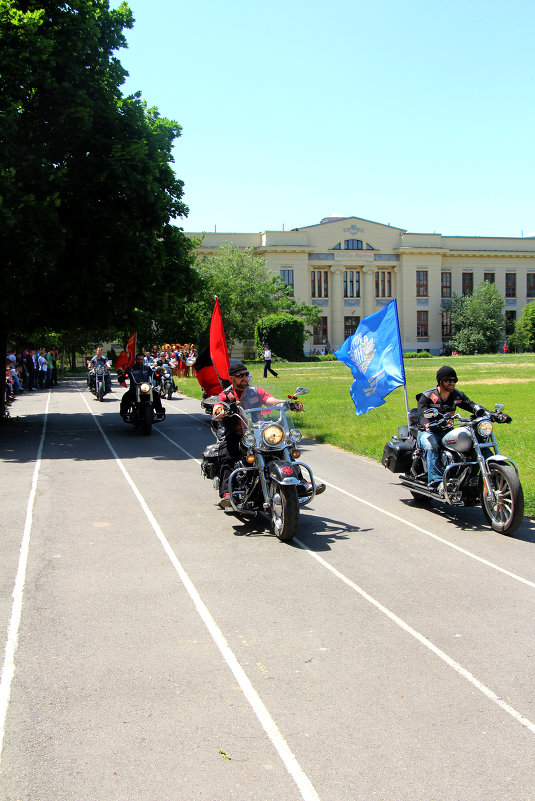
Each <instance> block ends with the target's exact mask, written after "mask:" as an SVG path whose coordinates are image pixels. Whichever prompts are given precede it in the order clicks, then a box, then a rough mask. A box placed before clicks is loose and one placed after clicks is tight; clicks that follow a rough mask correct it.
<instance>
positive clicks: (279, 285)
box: [197, 242, 319, 348]
mask: <svg viewBox="0 0 535 801" xmlns="http://www.w3.org/2000/svg"><path fill="white" fill-rule="evenodd" d="M197 268H198V270H199V274H200V275H201V277H202V280H203V282H204V287H205V291H204V298H205V302H206V303H207V305H208V306H209V308H210V312H211V309H212V307H213V296H214V295H217V296H218V298H219V303H220V306H221V314H222V316H223V322H224V326H225V336H226V338H227V344H228V346H229V348H231V347H232V345H233V344H234V343H236V342H247V341H248V340H252V339H253V337H254V332H255V326H256V323H257V322H258V320H259V319H260V318H261V317H265V316H266V315H268V314H274V313H276V312H288V313H289V314H293V315H295V316H297V317H300V318H301V319H303V320H304V321H305V322H306V323H307V324H311V325H314V324H315V323H317V321H318V318H319V312H318V310H317V308H316V307H315V306H309V305H308V304H306V303H298V302H297V301H295V300H294V298H293V297H292V295H291V290H290V289H289V287H288V286H287V285H286V284H285V283H284V281H282V280H281V278H280V277H279V276H275V277H274V276H272V275H271V274H270V273H269V271H268V269H267V267H266V262H265V259H264V257H263V256H261V255H258V254H256V253H255V252H254V250H253V248H239V247H238V246H237V245H235V244H233V243H230V242H227V243H226V244H224V245H222V246H221V247H220V248H218V250H217V252H216V254H215V255H214V256H202V255H201V256H199V258H198V260H197Z"/></svg>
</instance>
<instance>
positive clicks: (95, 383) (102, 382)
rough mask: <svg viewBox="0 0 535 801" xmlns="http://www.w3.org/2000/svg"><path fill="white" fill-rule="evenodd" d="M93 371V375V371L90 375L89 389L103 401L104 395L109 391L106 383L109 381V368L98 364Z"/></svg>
mask: <svg viewBox="0 0 535 801" xmlns="http://www.w3.org/2000/svg"><path fill="white" fill-rule="evenodd" d="M92 373H93V374H92V375H91V373H90V375H89V389H90V391H91V392H92V393H93V395H95V397H96V398H97V400H98V401H103V400H104V395H106V393H107V392H109V390H108V389H106V384H107V382H108V381H109V378H108V368H107V367H103V366H102V365H100V364H97V365H96V367H94V368H92ZM107 379H108V381H107Z"/></svg>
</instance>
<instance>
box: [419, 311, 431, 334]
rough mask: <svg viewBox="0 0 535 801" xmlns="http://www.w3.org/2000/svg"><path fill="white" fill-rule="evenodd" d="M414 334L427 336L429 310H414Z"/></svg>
mask: <svg viewBox="0 0 535 801" xmlns="http://www.w3.org/2000/svg"><path fill="white" fill-rule="evenodd" d="M416 336H417V337H428V336H429V312H427V311H417V312H416Z"/></svg>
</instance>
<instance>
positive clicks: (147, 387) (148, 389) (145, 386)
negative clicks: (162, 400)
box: [140, 381, 150, 393]
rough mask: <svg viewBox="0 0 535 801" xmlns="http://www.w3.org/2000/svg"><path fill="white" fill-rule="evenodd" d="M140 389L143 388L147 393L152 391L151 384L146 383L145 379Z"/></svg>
mask: <svg viewBox="0 0 535 801" xmlns="http://www.w3.org/2000/svg"><path fill="white" fill-rule="evenodd" d="M140 390H141V391H142V392H145V393H147V392H150V384H147V383H145V381H144V382H143V383H142V384H141V386H140Z"/></svg>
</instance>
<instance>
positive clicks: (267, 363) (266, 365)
mask: <svg viewBox="0 0 535 801" xmlns="http://www.w3.org/2000/svg"><path fill="white" fill-rule="evenodd" d="M268 370H269V372H270V373H271V375H274V376H275V378H277V375H278V373H276V372H275V370H272V369H271V351H270V349H269V345H264V378H267V374H268Z"/></svg>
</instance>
